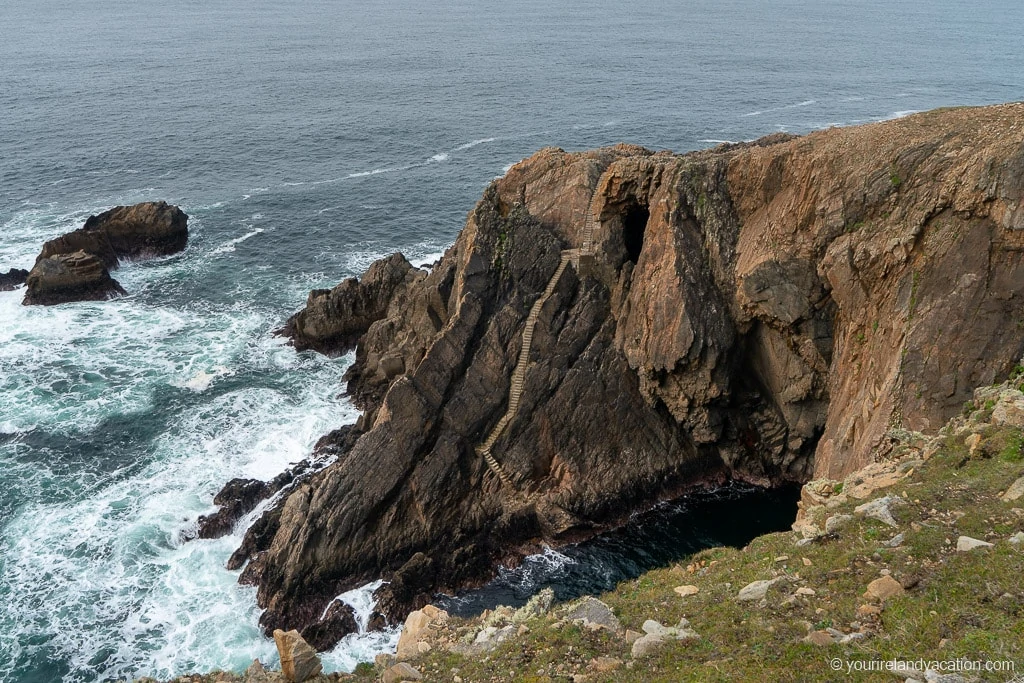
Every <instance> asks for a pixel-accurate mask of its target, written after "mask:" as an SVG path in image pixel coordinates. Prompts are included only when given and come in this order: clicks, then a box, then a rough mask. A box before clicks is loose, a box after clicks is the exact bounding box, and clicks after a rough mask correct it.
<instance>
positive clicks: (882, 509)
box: [853, 496, 903, 527]
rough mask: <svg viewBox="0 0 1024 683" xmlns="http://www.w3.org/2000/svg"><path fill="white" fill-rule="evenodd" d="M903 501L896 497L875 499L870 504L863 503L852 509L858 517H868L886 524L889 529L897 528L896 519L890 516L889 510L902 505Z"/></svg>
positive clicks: (890, 511)
mask: <svg viewBox="0 0 1024 683" xmlns="http://www.w3.org/2000/svg"><path fill="white" fill-rule="evenodd" d="M902 502H903V500H902V499H900V498H898V497H896V496H884V497H882V498H876V499H875V500H873V501H871V502H870V503H864V504H863V505H858V506H857V507H855V508H854V509H853V511H854V512H855V513H857V514H858V515H863V516H864V517H869V518H871V519H877V520H878V521H880V522H882V523H883V524H888V525H889V526H891V527H896V526H899V525H898V524H897V523H896V518H895V517H893V516H892V510H891V509H890V508H891V507H892V506H893V505H897V504H900V503H902Z"/></svg>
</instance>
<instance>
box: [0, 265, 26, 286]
mask: <svg viewBox="0 0 1024 683" xmlns="http://www.w3.org/2000/svg"><path fill="white" fill-rule="evenodd" d="M27 279H28V271H27V270H24V269H22V268H11V269H10V270H8V271H7V272H6V273H0V292H9V291H11V290H12V289H17V288H18V287H21V286H22V285H23V284H25V280H27Z"/></svg>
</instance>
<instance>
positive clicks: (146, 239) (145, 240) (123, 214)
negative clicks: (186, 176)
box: [39, 202, 188, 268]
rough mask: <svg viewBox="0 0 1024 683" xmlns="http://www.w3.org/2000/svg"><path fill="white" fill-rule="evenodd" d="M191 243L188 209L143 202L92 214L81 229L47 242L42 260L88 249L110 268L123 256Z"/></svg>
mask: <svg viewBox="0 0 1024 683" xmlns="http://www.w3.org/2000/svg"><path fill="white" fill-rule="evenodd" d="M187 242H188V216H187V215H185V212H183V211H182V210H181V209H179V208H178V207H176V206H173V205H171V204H168V203H167V202H143V203H141V204H135V205H132V206H116V207H114V208H113V209H110V210H109V211H104V212H103V213H101V214H99V215H97V216H89V218H88V219H87V220H86V221H85V225H83V226H82V227H81V228H79V229H78V230H75V231H73V232H69V233H67V234H65V235H62V236H60V237H58V238H57V239H53V240H50V241H49V242H47V243H46V244H44V245H43V250H42V252H40V254H39V260H41V259H45V258H49V257H51V256H56V255H58V254H68V253H72V252H75V251H85V252H87V253H90V254H95V255H96V256H97V257H99V258H100V259H101V260H102V261H103V263H104V265H106V267H107V268H116V267H117V265H118V262H119V261H121V260H122V259H141V258H152V257H154V256H167V255H169V254H174V253H177V252H179V251H181V250H182V249H184V248H185V245H186V243H187Z"/></svg>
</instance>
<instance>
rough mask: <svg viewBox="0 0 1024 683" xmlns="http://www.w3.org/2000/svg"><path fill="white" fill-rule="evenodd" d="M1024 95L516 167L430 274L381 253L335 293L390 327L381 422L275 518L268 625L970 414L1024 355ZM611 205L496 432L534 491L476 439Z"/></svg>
mask: <svg viewBox="0 0 1024 683" xmlns="http://www.w3.org/2000/svg"><path fill="white" fill-rule="evenodd" d="M1022 116H1024V105H1020V104H1013V105H1002V106H996V107H986V108H978V109H958V110H953V111H944V112H932V113H925V114H920V115H916V116H910V117H906V118H903V119H900V120H897V121H890V122H885V123H880V124H876V125H870V126H863V127H858V128H848V129H830V130H825V131H819V132H815V133H812V134H811V135H808V136H806V137H803V138H798V139H794V138H773V139H771V140H765V141H761V142H759V143H753V144H743V145H733V146H724V147H719V148H716V149H715V150H708V151H703V152H697V153H693V154H689V155H681V156H680V155H673V154H669V153H657V154H656V153H652V152H650V151H647V150H643V149H640V148H637V147H628V146H619V147H614V148H608V149H603V150H597V151H593V152H585V153H580V154H569V153H566V152H564V151H562V150H556V149H546V150H542V151H541V152H538V153H537V154H536V155H534V156H533V157H531V158H530V159H528V160H525V161H523V162H521V163H519V164H517V165H515V166H514V167H513V168H511V169H510V170H509V172H508V173H507V174H506V175H505V176H504V177H503V178H501V179H499V180H496V181H495V182H494V183H493V184H492V185H491V186H490V187H489V188H488V189H487V191H486V192H485V193H484V196H483V198H482V199H481V201H480V202H479V203H478V204H477V206H476V208H475V209H474V210H473V211H472V212H471V213H470V215H469V217H468V220H467V223H466V226H465V228H464V229H463V231H462V233H461V234H460V236H459V238H458V240H457V241H456V243H455V244H454V245H453V246H452V248H451V249H449V251H448V253H447V254H446V255H445V257H444V258H443V259H441V261H440V262H439V263H438V264H437V265H436V266H435V267H434V268H433V269H432V270H431V271H430V272H429V273H428V272H422V271H418V270H415V269H405V266H404V265H403V262H404V259H400V257H392V258H391V259H388V260H385V261H383V262H379V265H377V266H376V267H375V270H374V274H373V277H372V278H370V279H369V280H367V282H366V284H365V286H364V283H363V281H362V280H361V281H359V282H358V283H356V284H349V285H347V286H343V289H344V291H345V292H346V294H345V296H344V297H341V298H337V297H336V299H335V302H336V303H337V305H338V307H339V308H338V309H337V310H339V311H348V313H345V314H344V315H337V316H333V315H327V314H326V313H325V314H324V319H323V329H324V330H329V331H330V334H327V335H326V337H329V336H330V335H331V334H337V335H339V336H337V338H341V337H344V336H345V335H346V334H349V333H351V334H352V335H357V333H358V331H359V330H362V329H363V328H364V327H365V332H362V333H361V334H359V335H358V341H357V342H356V343H357V346H356V361H355V363H354V364H353V365H352V367H351V368H350V370H349V373H348V375H347V377H348V380H349V381H348V390H349V392H350V394H351V395H352V396H353V398H354V400H356V401H357V403H358V405H360V406H361V407H362V408H363V409H364V410H365V413H364V415H363V418H361V420H360V425H361V427H362V428H364V429H365V433H364V434H363V435H362V436H361V437H360V439H359V440H358V442H357V443H356V445H355V446H354V447H353V449H352V451H351V453H350V455H349V456H348V457H347V458H345V460H344V462H339V463H338V464H335V465H332V466H330V467H328V468H326V469H325V470H323V471H322V472H320V473H318V474H317V475H315V476H313V477H311V478H310V479H309V480H308V481H307V482H304V483H303V484H301V485H298V486H296V487H295V488H294V489H293V490H291V492H290V493H289V495H287V496H285V497H283V500H282V501H281V503H280V505H278V506H277V507H275V509H273V510H270V511H268V513H267V519H268V520H269V521H268V522H267V523H265V524H264V525H262V526H261V527H260V529H261V531H260V534H259V537H260V541H259V542H258V543H254V544H252V546H251V548H250V550H251V553H250V555H251V556H252V562H251V563H250V565H249V566H250V568H247V570H246V572H245V574H244V575H243V578H244V579H245V580H248V581H253V582H255V583H257V584H258V586H259V592H258V600H259V602H260V604H261V605H262V606H264V607H266V612H265V613H264V615H263V617H262V620H263V624H264V626H265V627H266V628H273V627H275V626H279V625H284V624H288V625H298V624H304V623H307V622H308V621H309V620H315V619H316V618H318V616H319V614H320V612H321V611H322V609H323V606H324V605H325V604H326V601H327V600H329V599H331V598H333V596H335V595H337V594H338V593H340V592H342V591H344V590H348V589H351V588H354V587H356V586H358V585H361V584H362V583H365V582H366V581H369V580H373V579H376V578H381V575H382V574H383V575H384V576H383V578H390V577H391V576H392V575H393V574H395V575H397V574H401V575H403V577H408V581H406V580H405V578H403V581H402V586H401V588H402V590H401V591H400V594H399V592H395V591H394V590H391V591H390V592H389V595H382V597H386V598H387V599H386V600H383V601H382V604H386V605H387V607H386V608H385V609H382V610H381V612H382V614H385V615H387V617H388V618H389V619H390V620H391V622H392V623H400V621H401V620H402V619H403V618H404V617H405V615H406V614H408V612H409V611H411V610H412V609H417V608H419V607H422V605H423V604H426V601H427V600H429V597H430V596H431V595H432V594H433V591H435V590H437V589H441V588H448V589H452V590H454V589H457V588H459V587H462V586H466V585H472V584H476V583H478V582H480V581H482V580H484V579H486V578H488V577H489V576H490V575H491V573H492V572H493V571H494V567H495V565H496V563H497V562H498V561H508V562H514V561H515V560H516V558H517V557H518V556H519V555H518V554H519V553H520V552H522V549H523V548H524V547H526V544H527V543H536V542H538V541H544V542H547V543H554V544H557V543H560V542H565V541H570V540H578V539H580V538H583V537H586V536H589V535H592V534H594V533H597V532H599V531H600V530H602V529H604V528H607V527H608V526H611V525H615V524H617V523H619V522H621V521H622V519H623V518H624V517H625V516H626V515H628V514H629V512H631V511H634V510H637V509H639V508H641V507H644V506H647V505H650V504H651V503H652V502H654V501H657V500H659V499H665V498H668V497H671V496H674V495H676V494H678V493H680V492H681V491H683V490H685V488H686V487H687V486H691V485H699V484H702V483H706V482H709V481H720V480H721V479H723V478H725V477H730V476H732V477H738V478H743V479H746V480H749V481H755V482H762V483H772V482H781V481H787V480H789V481H805V480H807V479H809V478H810V477H811V476H812V475H813V476H815V477H819V478H827V479H829V480H833V481H840V480H843V479H844V478H845V477H846V476H847V475H848V474H850V473H851V472H854V471H855V470H858V469H860V468H861V467H862V466H863V465H865V464H866V463H867V462H868V461H869V460H871V459H872V456H873V454H874V453H876V451H877V449H880V448H882V447H883V446H885V445H886V444H887V443H888V436H887V435H888V433H889V431H890V427H891V425H892V422H893V421H894V420H901V421H902V423H903V425H904V426H905V427H906V428H907V429H908V430H913V431H922V430H927V429H935V428H937V427H938V426H940V425H941V424H943V423H945V421H946V420H947V419H948V418H949V417H951V416H952V415H954V414H956V413H957V412H958V411H959V410H960V409H961V406H962V405H963V403H964V401H965V400H966V399H968V398H970V397H971V394H970V390H971V388H972V387H974V386H978V385H981V384H985V383H989V382H991V381H993V380H994V379H995V378H996V377H998V376H1005V375H1006V374H1007V373H1008V372H1009V370H1010V369H1011V368H1012V365H1013V364H1014V363H1015V362H1016V361H1017V359H1019V358H1020V357H1021V355H1022V352H1024V330H1022V329H1020V328H1019V327H1018V326H1017V325H1016V321H1017V319H1018V318H1019V301H1020V297H1021V296H1024V264H1022V262H1021V259H1020V258H1019V254H1020V250H1021V249H1024V231H1019V230H1016V229H1015V228H1014V229H1011V227H1013V226H1016V224H1017V222H1019V216H1018V207H1019V203H1020V199H1021V198H1020V196H1019V195H1020V188H1022V187H1024V182H1021V179H1022V175H1024V156H1022V154H1021V142H1022V140H1021V133H1020V129H1019V124H1020V120H1021V117H1022ZM893 178H899V182H898V183H896V182H893ZM588 215H589V216H591V217H592V220H591V221H589V223H590V225H591V226H592V228H593V231H592V234H591V235H590V237H591V238H592V240H591V243H592V244H593V247H594V258H593V264H592V267H589V268H588V269H587V271H586V272H585V273H583V274H580V273H578V272H577V271H576V269H575V267H574V266H570V267H569V268H568V269H566V270H565V271H564V273H563V274H562V276H561V277H560V279H559V280H558V281H556V282H554V283H552V293H551V296H550V298H548V299H547V300H546V304H545V306H544V307H543V309H542V310H541V311H540V315H539V318H538V320H537V325H536V327H535V328H533V329H534V332H535V333H534V335H533V337H532V346H531V352H530V358H529V359H528V360H529V361H530V362H529V365H528V366H527V372H526V374H525V376H524V377H523V393H522V397H521V400H520V402H519V406H518V410H517V412H516V413H515V415H513V416H512V418H511V420H510V421H509V422H508V423H507V427H505V429H504V430H503V431H502V432H501V436H500V438H498V439H497V441H496V442H495V443H494V445H493V448H492V449H491V452H492V454H493V456H494V459H495V461H497V462H499V463H500V466H501V468H502V470H503V471H504V472H505V473H507V477H508V479H509V480H511V482H512V485H511V486H509V485H506V484H504V483H503V482H502V480H500V479H498V477H497V476H496V475H495V474H494V472H493V471H492V470H491V469H490V468H489V467H488V465H487V464H486V463H484V462H483V460H482V459H481V458H480V457H479V456H478V455H477V454H476V452H475V448H476V447H477V446H479V445H480V444H481V442H482V441H483V440H484V439H485V438H486V435H487V434H488V433H489V432H490V431H491V430H492V428H493V427H494V425H495V424H496V423H498V421H499V420H501V419H502V418H503V416H504V415H505V412H506V410H507V408H508V396H509V392H508V390H509V385H510V382H511V375H512V371H513V368H514V367H515V366H516V361H517V358H518V354H519V351H520V349H521V347H522V339H523V333H524V328H525V323H526V318H527V315H528V313H529V310H530V307H531V305H532V303H533V302H534V301H536V300H537V299H538V298H539V297H540V295H541V293H542V292H544V291H545V288H546V287H547V285H548V283H549V280H550V279H551V276H552V275H553V274H554V273H555V272H556V269H557V268H558V265H559V262H560V257H561V252H562V251H563V250H565V249H572V248H578V247H579V246H581V244H582V241H583V232H584V226H586V225H587V224H588V221H587V220H586V217H587V216H588ZM378 274H379V275H378ZM368 275H369V273H368ZM399 275H401V278H399V277H398V276H399ZM364 279H365V278H364ZM373 283H377V284H375V285H373V287H372V289H373V290H374V291H373V292H371V291H370V289H371V285H372V284H373ZM330 296H331V295H330V294H328V293H320V294H318V295H317V296H315V297H314V299H315V302H318V303H315V304H314V305H313V306H312V307H308V306H307V316H313V312H314V311H317V310H320V308H321V304H323V310H327V309H329V308H330V306H329V305H328V304H329V303H330V301H331V299H330ZM339 296H340V292H339ZM325 297H326V298H325ZM357 304H358V305H357ZM346 316H347V317H346ZM966 316H969V321H968V320H967V319H966V318H965V317H966ZM314 317H315V316H314ZM346 320H347V321H348V322H346ZM353 321H354V322H353ZM347 326H348V327H347ZM318 329H320V328H318ZM339 330H340V331H339ZM399 361H400V362H399ZM885 476H887V477H889V478H891V479H892V480H893V481H898V480H899V478H900V477H901V476H903V475H902V474H901V473H899V472H889V473H887V474H886V475H885ZM516 488H519V489H522V490H523V491H528V492H529V495H523V493H522V492H521V491H516V490H514V489H516ZM856 488H857V487H855V486H852V487H851V494H850V495H852V490H853V489H856ZM843 495H846V490H845V489H844V491H843ZM823 519H824V518H822V523H823ZM417 553H422V555H423V557H422V558H419V559H417V560H416V561H415V562H413V558H414V557H416V555H417ZM410 562H413V564H412V565H409V563H410ZM407 565H408V568H407V569H406V570H405V571H403V569H404V568H406V567H407Z"/></svg>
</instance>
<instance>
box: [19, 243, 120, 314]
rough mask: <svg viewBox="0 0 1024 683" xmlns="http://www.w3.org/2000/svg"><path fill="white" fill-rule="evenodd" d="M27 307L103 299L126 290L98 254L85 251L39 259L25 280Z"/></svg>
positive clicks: (25, 302) (24, 301) (24, 302)
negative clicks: (113, 276)
mask: <svg viewBox="0 0 1024 683" xmlns="http://www.w3.org/2000/svg"><path fill="white" fill-rule="evenodd" d="M26 284H27V285H28V289H27V291H26V292H25V299H24V300H23V301H22V303H23V304H24V305H26V306H33V305H40V304H41V305H44V306H52V305H54V304H63V303H68V302H72V301H103V300H105V299H110V298H112V297H115V296H120V295H123V294H125V293H126V292H125V291H124V289H123V288H122V287H121V285H120V284H118V282H117V280H115V279H114V278H112V277H110V272H109V271H108V270H107V268H106V266H104V265H103V261H101V260H100V259H99V258H98V257H97V256H94V255H92V254H87V253H85V252H84V251H76V252H74V253H72V254H58V255H57V256H52V257H49V258H44V259H40V260H39V261H37V262H36V265H35V266H34V267H33V268H32V272H31V273H29V276H28V278H27V279H26Z"/></svg>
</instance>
